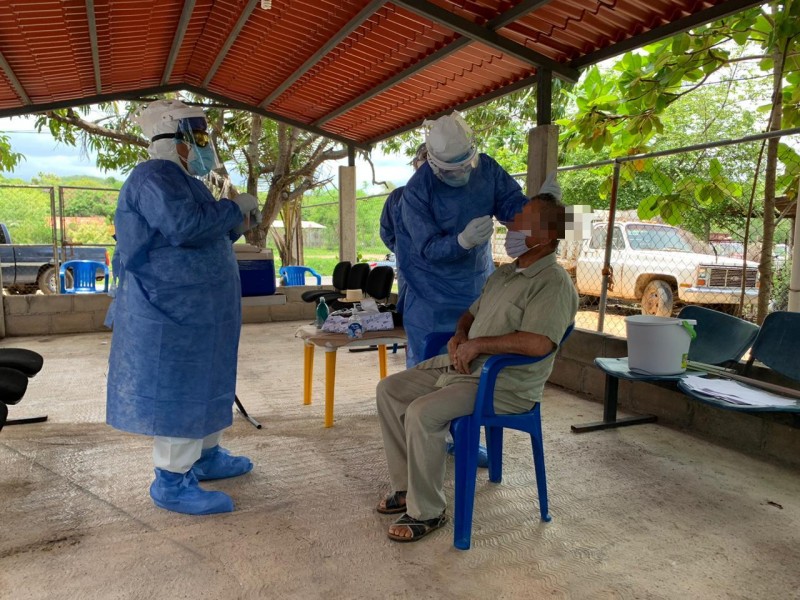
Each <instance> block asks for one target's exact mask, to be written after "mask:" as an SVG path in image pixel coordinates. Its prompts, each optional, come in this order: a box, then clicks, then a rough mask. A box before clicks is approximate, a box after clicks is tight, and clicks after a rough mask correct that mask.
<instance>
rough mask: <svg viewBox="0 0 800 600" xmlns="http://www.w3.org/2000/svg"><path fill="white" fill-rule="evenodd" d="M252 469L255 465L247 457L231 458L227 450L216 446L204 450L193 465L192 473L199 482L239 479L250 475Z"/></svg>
mask: <svg viewBox="0 0 800 600" xmlns="http://www.w3.org/2000/svg"><path fill="white" fill-rule="evenodd" d="M252 468H253V463H252V462H250V459H249V458H247V457H246V456H231V453H230V452H228V451H227V450H226V449H225V448H222V447H221V446H214V447H213V448H206V449H205V450H203V452H202V454H200V458H199V459H197V462H196V463H194V465H192V473H194V475H195V477H197V480H198V481H209V480H211V479H226V478H227V477H238V476H239V475H244V474H245V473H249V472H250V471H251V470H252Z"/></svg>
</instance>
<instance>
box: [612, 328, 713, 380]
mask: <svg viewBox="0 0 800 600" xmlns="http://www.w3.org/2000/svg"><path fill="white" fill-rule="evenodd" d="M696 324H697V321H695V320H693V319H673V318H670V317H651V316H646V315H635V316H632V317H625V326H626V329H627V331H628V368H629V369H630V370H631V371H635V372H638V373H646V374H648V375H677V374H679V373H683V372H684V371H685V370H686V364H687V361H688V357H689V344H691V342H692V339H693V338H694V337H695V335H694V327H693V326H694V325H696Z"/></svg>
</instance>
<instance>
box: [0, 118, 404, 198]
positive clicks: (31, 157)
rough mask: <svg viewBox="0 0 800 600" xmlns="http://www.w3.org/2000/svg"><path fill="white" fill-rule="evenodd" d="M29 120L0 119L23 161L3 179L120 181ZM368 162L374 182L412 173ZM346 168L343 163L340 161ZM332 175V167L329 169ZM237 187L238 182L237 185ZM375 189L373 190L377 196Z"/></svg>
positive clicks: (385, 160) (376, 155)
mask: <svg viewBox="0 0 800 600" xmlns="http://www.w3.org/2000/svg"><path fill="white" fill-rule="evenodd" d="M34 123H35V119H34V118H33V117H14V118H5V119H0V134H2V135H6V136H8V138H9V139H10V141H11V148H12V150H13V151H14V152H19V153H21V154H22V155H23V156H24V157H25V159H24V160H23V161H22V162H21V163H20V164H19V165H17V168H16V169H15V170H14V172H13V173H10V172H5V171H0V174H2V175H3V176H5V177H16V178H20V179H23V180H25V181H30V180H31V178H32V177H36V176H38V175H39V173H52V174H54V175H59V176H68V175H91V176H94V177H101V178H106V177H112V176H113V177H116V178H117V179H120V180H124V179H125V176H124V175H123V174H122V173H121V172H119V171H108V172H107V171H103V170H101V169H99V168H98V167H97V166H96V165H95V156H94V155H89V156H86V155H83V154H82V153H81V150H80V148H74V147H72V146H68V145H66V144H60V143H58V142H56V141H55V140H54V139H53V137H52V136H51V135H50V132H49V131H47V130H44V131H42V133H37V131H36V127H35V126H34ZM372 162H373V164H374V165H375V178H376V180H378V181H384V180H385V181H391V182H392V183H394V184H395V185H403V184H405V182H406V181H407V180H408V178H409V177H411V174H412V169H411V166H410V165H409V164H408V159H407V158H406V157H404V156H385V155H383V154H382V153H381V152H380V151H378V150H373V153H372ZM341 164H347V161H346V160H345V161H341ZM331 167H333V165H331ZM333 169H334V170H333V172H334V174H335V167H333ZM356 170H357V175H358V182H359V187H361V185H362V183H365V182H367V183H368V182H371V180H372V175H371V172H370V168H369V164H367V163H366V162H364V161H361V160H357V162H356ZM237 183H241V182H237ZM380 191H383V190H379V189H375V190H373V192H374V193H379V192H380Z"/></svg>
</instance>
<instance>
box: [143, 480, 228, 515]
mask: <svg viewBox="0 0 800 600" xmlns="http://www.w3.org/2000/svg"><path fill="white" fill-rule="evenodd" d="M150 497H151V498H152V499H153V502H154V503H155V505H156V506H158V507H159V508H163V509H165V510H171V511H172V512H177V513H183V514H185V515H214V514H217V513H226V512H233V500H231V497H230V496H228V494H224V493H222V492H211V491H208V490H204V489H203V488H201V487H200V486H199V485H198V483H197V478H196V477H195V476H194V473H192V472H191V471H189V472H188V473H172V472H171V471H165V470H164V469H156V479H155V481H153V483H152V484H151V485H150Z"/></svg>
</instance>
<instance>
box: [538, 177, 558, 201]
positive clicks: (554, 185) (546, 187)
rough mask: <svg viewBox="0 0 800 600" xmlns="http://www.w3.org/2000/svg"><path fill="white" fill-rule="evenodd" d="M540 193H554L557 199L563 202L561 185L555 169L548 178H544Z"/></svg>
mask: <svg viewBox="0 0 800 600" xmlns="http://www.w3.org/2000/svg"><path fill="white" fill-rule="evenodd" d="M539 193H540V194H552V195H553V196H554V197H555V199H556V200H558V201H559V202H561V186H560V185H558V181H556V172H555V171H551V172H550V174H549V175H548V176H547V179H545V180H544V183H543V184H542V187H540V188H539Z"/></svg>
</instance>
